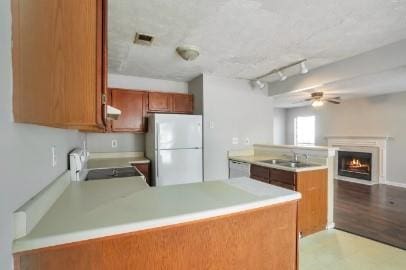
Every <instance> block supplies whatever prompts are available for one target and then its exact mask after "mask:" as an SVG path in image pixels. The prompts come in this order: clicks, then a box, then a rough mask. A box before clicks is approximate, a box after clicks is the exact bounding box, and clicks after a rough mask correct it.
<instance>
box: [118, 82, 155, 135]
mask: <svg viewBox="0 0 406 270" xmlns="http://www.w3.org/2000/svg"><path fill="white" fill-rule="evenodd" d="M110 91H111V105H112V106H113V107H115V108H117V109H119V110H121V115H120V117H119V118H118V120H114V121H111V122H112V126H111V129H112V131H132V132H145V131H146V106H147V104H148V93H146V92H143V91H133V90H124V89H110Z"/></svg>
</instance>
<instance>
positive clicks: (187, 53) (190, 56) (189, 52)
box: [176, 45, 200, 61]
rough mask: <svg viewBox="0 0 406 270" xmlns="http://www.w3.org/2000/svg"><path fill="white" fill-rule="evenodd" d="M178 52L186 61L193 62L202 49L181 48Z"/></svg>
mask: <svg viewBox="0 0 406 270" xmlns="http://www.w3.org/2000/svg"><path fill="white" fill-rule="evenodd" d="M176 52H177V53H178V54H179V56H180V57H182V58H183V60H186V61H193V60H195V59H196V58H197V57H198V56H199V55H200V49H199V48H198V47H196V46H193V45H184V46H179V47H177V48H176Z"/></svg>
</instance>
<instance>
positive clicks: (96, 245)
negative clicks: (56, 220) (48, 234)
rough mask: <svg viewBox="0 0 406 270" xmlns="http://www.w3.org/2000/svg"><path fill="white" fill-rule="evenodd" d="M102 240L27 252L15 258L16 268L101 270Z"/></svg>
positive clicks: (32, 269) (31, 269)
mask: <svg viewBox="0 0 406 270" xmlns="http://www.w3.org/2000/svg"><path fill="white" fill-rule="evenodd" d="M102 255H103V253H102V246H101V241H97V240H95V241H84V242H80V243H74V244H67V245H61V246H56V247H50V248H45V249H40V250H37V251H33V252H26V253H23V254H21V255H20V256H16V257H15V258H14V269H16V270H47V269H49V270H51V269H58V270H72V269H75V270H99V269H103V268H102V260H101V258H102Z"/></svg>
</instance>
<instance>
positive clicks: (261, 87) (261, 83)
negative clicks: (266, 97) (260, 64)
mask: <svg viewBox="0 0 406 270" xmlns="http://www.w3.org/2000/svg"><path fill="white" fill-rule="evenodd" d="M255 84H256V85H257V86H258V87H259V88H260V89H263V88H265V83H263V82H261V81H260V80H256V81H255Z"/></svg>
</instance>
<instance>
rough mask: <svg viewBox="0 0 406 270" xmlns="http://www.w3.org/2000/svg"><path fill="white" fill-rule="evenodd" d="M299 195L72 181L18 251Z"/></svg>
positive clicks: (209, 185) (230, 187)
mask: <svg viewBox="0 0 406 270" xmlns="http://www.w3.org/2000/svg"><path fill="white" fill-rule="evenodd" d="M300 197H301V195H300V193H297V192H294V191H290V190H287V189H283V188H279V187H276V186H272V185H269V184H265V183H261V182H259V181H254V180H251V179H249V178H236V179H231V180H224V181H212V182H203V183H193V184H184V185H174V186H164V187H148V186H147V184H146V183H145V181H144V180H143V179H142V178H137V177H129V178H121V179H114V180H97V181H87V182H72V183H71V184H70V185H69V186H68V187H67V188H66V190H65V192H64V193H63V194H62V195H61V196H60V198H59V199H58V200H57V201H56V202H55V204H54V205H53V206H52V207H51V209H50V210H49V211H48V212H47V213H46V214H45V216H44V217H43V218H42V219H41V221H40V222H39V223H38V224H37V226H36V227H35V228H34V229H33V230H32V231H31V232H30V233H29V234H28V235H27V236H25V237H23V238H20V239H17V240H15V241H14V245H13V252H21V251H26V250H32V249H37V248H43V247H49V246H54V245H60V244H65V243H71V242H76V241H82V240H87V239H94V238H99V237H104V236H109V235H115V234H122V233H127V232H134V231H139V230H144V229H150V228H156V227H161V226H167V225H173V224H178V223H183V222H188V221H194V220H199V219H204V218H210V217H214V216H220V215H225V214H230V213H236V212H240V211H244V210H249V209H254V208H258V207H264V206H269V205H272V204H277V203H282V202H287V201H293V200H298V199H300Z"/></svg>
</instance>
